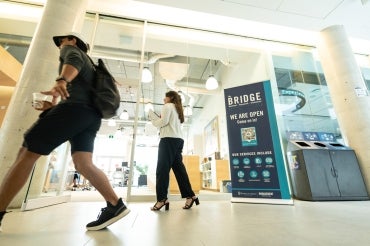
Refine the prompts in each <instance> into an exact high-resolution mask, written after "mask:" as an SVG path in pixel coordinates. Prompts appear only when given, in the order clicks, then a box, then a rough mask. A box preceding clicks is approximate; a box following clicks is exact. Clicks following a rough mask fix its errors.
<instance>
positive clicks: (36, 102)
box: [32, 92, 52, 109]
mask: <svg viewBox="0 0 370 246" xmlns="http://www.w3.org/2000/svg"><path fill="white" fill-rule="evenodd" d="M32 96H33V101H32V106H33V107H34V108H35V109H42V108H43V107H44V102H45V101H47V102H51V100H52V97H51V96H48V95H44V94H42V93H40V92H34V93H32Z"/></svg>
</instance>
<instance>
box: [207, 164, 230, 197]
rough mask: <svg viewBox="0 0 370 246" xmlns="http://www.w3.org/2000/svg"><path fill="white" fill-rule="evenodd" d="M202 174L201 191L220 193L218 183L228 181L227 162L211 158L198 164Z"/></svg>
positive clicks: (228, 170) (228, 169)
mask: <svg viewBox="0 0 370 246" xmlns="http://www.w3.org/2000/svg"><path fill="white" fill-rule="evenodd" d="M200 171H201V173H202V175H201V176H202V189H208V190H217V191H220V182H221V181H222V180H230V168H229V161H228V160H215V159H214V158H211V160H208V161H207V162H203V163H202V164H200Z"/></svg>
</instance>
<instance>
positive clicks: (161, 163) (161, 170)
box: [149, 91, 199, 211]
mask: <svg viewBox="0 0 370 246" xmlns="http://www.w3.org/2000/svg"><path fill="white" fill-rule="evenodd" d="M149 119H150V120H151V122H152V123H153V125H154V126H156V127H157V128H159V130H160V134H159V135H160V138H161V140H160V142H159V147H158V161H157V170H156V193H157V202H156V203H155V204H154V206H153V207H152V208H151V210H153V211H157V210H160V209H161V208H162V207H163V206H165V209H166V210H168V209H169V207H170V203H169V201H168V198H167V194H168V186H169V182H170V170H171V168H172V170H173V172H174V174H175V177H176V180H177V184H178V185H179V188H180V193H181V197H182V198H186V202H185V206H184V207H183V209H190V208H191V207H192V206H193V204H194V202H195V204H196V205H199V199H198V197H196V196H195V193H194V191H193V189H192V188H191V184H190V181H189V176H188V173H187V172H186V169H185V166H184V163H183V162H182V149H183V147H184V140H183V139H182V132H181V123H183V122H184V112H183V108H182V104H181V97H180V95H179V94H178V93H177V92H176V91H168V92H167V93H166V97H165V98H164V105H163V108H162V111H161V116H160V117H159V116H157V115H156V114H155V113H154V112H153V111H150V112H149Z"/></svg>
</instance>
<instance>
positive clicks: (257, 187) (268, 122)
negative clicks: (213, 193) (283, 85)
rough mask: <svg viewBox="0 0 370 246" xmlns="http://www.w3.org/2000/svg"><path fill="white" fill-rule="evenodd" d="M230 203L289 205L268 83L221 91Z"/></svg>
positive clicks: (289, 200)
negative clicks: (228, 158)
mask: <svg viewBox="0 0 370 246" xmlns="http://www.w3.org/2000/svg"><path fill="white" fill-rule="evenodd" d="M224 94H225V107H226V118H227V130H228V139H229V156H230V175H231V182H232V200H231V201H232V202H253V203H278V204H292V203H293V200H292V199H291V195H290V192H289V186H288V178H287V173H286V169H285V164H284V159H283V153H282V148H281V145H280V140H279V133H278V127H277V122H276V115H275V110H274V104H273V98H272V92H271V85H270V81H263V82H258V83H254V84H248V85H243V86H238V87H233V88H228V89H225V90H224Z"/></svg>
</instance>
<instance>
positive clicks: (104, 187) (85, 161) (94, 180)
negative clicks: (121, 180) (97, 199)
mask: <svg viewBox="0 0 370 246" xmlns="http://www.w3.org/2000/svg"><path fill="white" fill-rule="evenodd" d="M72 158H73V162H74V164H75V168H76V170H77V171H78V172H79V173H80V174H82V175H83V176H84V177H85V178H86V179H87V180H89V181H90V183H91V184H92V186H94V187H95V189H97V190H98V191H99V193H100V194H101V195H102V196H103V197H104V199H105V200H106V201H108V202H110V203H111V204H112V205H116V204H117V201H118V196H117V195H116V193H115V192H114V190H113V188H112V186H111V184H110V183H109V180H108V178H107V176H106V175H105V174H104V172H103V171H102V170H100V169H99V168H97V167H96V166H95V165H94V164H93V162H92V153H90V152H82V151H76V152H74V153H73V155H72Z"/></svg>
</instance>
